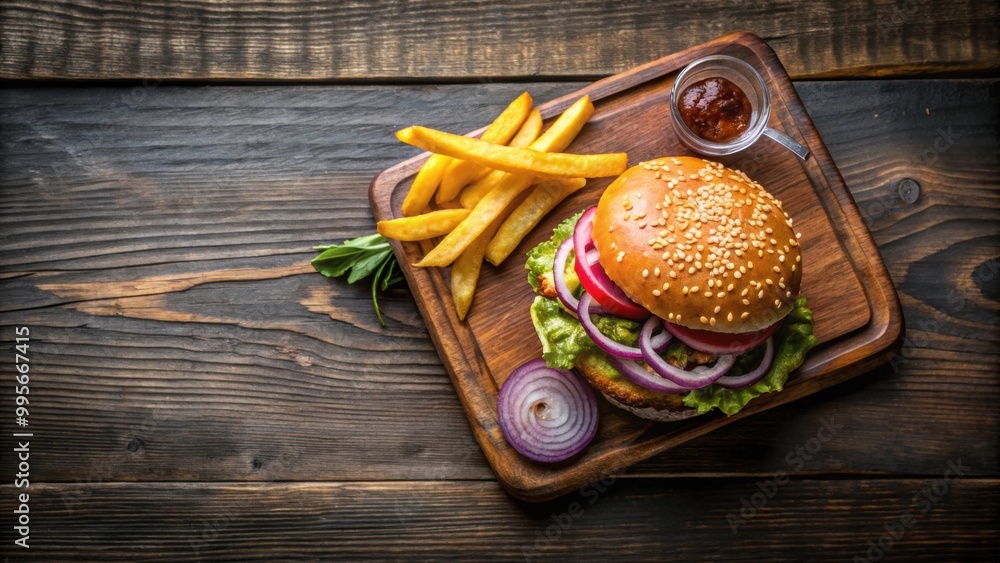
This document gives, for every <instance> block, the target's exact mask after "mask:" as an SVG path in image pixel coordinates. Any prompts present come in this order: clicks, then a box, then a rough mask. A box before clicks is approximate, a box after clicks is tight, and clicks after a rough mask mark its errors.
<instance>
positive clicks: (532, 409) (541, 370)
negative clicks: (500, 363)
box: [497, 358, 598, 463]
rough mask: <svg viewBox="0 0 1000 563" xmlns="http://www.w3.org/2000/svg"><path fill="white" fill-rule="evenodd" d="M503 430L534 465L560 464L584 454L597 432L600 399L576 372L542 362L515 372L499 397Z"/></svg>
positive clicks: (534, 361) (508, 438)
mask: <svg viewBox="0 0 1000 563" xmlns="http://www.w3.org/2000/svg"><path fill="white" fill-rule="evenodd" d="M497 415H498V418H499V421H500V430H501V431H502V432H503V435H504V437H505V438H506V439H507V442H508V443H510V445H511V446H512V447H513V448H514V449H515V450H517V451H518V452H520V453H521V454H522V455H524V456H525V457H527V458H529V459H532V460H534V461H539V462H544V463H554V462H558V461H563V460H566V459H569V458H571V457H573V456H574V455H576V454H578V453H580V451H581V450H583V448H585V447H586V446H587V444H589V443H590V441H591V440H593V439H594V436H595V435H596V434H597V419H598V412H597V399H596V398H595V397H594V392H593V390H592V389H591V388H590V387H589V386H588V385H587V384H585V383H584V382H583V381H582V380H581V379H580V377H579V376H578V375H576V374H575V373H573V372H570V371H567V370H562V369H555V368H550V367H548V366H546V365H545V360H543V359H541V358H538V359H536V360H532V361H530V362H527V363H525V364H523V365H521V366H520V367H518V368H517V369H515V370H514V371H513V372H511V374H510V376H509V377H508V378H507V380H506V381H504V383H503V385H502V386H501V387H500V395H499V397H498V399H497Z"/></svg>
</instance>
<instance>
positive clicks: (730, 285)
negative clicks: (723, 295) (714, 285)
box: [726, 283, 736, 291]
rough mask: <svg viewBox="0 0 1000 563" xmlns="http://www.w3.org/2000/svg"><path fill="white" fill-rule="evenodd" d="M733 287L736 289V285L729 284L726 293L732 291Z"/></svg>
mask: <svg viewBox="0 0 1000 563" xmlns="http://www.w3.org/2000/svg"><path fill="white" fill-rule="evenodd" d="M734 287H736V284H732V283H731V284H729V287H727V288H726V291H732V290H733V288H734Z"/></svg>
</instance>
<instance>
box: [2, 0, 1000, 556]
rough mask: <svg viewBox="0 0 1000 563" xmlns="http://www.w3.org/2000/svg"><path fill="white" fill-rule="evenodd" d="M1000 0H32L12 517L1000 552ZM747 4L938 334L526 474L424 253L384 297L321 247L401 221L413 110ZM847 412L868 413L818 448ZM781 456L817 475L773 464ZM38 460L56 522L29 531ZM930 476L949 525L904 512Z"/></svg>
mask: <svg viewBox="0 0 1000 563" xmlns="http://www.w3.org/2000/svg"><path fill="white" fill-rule="evenodd" d="M997 12H998V8H997V6H996V4H995V3H981V2H971V1H968V2H951V3H949V2H935V1H931V0H903V1H900V2H892V1H887V0H884V1H878V0H876V1H866V2H838V3H823V4H812V3H810V4H809V5H808V6H807V5H805V4H803V3H798V2H788V1H764V0H746V1H741V2H733V3H729V4H724V3H721V2H712V1H709V2H703V3H700V4H691V3H681V2H658V3H652V2H650V3H641V2H622V3H611V2H544V3H542V2H517V3H509V4H506V5H502V6H501V5H500V4H499V3H497V4H496V5H494V4H493V3H487V2H476V1H468V2H437V3H433V2H402V1H396V2H389V1H385V2H377V3H370V4H362V3H358V2H346V3H337V2H319V1H316V2H308V1H299V2H288V3H273V2H248V3H235V2H207V1H197V0H192V1H189V2H180V3H177V2H167V1H161V2H153V1H149V2H139V3H132V2H125V1H107V2H89V1H82V0H76V1H68V0H67V1H54V0H51V1H49V0H43V1H39V2H27V1H23V0H10V1H5V2H3V3H2V4H0V55H2V59H0V77H2V78H3V79H4V83H3V86H4V89H3V90H2V91H0V334H2V335H3V336H2V342H3V343H4V350H5V355H4V357H5V358H7V359H6V360H4V361H2V362H0V373H2V378H3V385H0V417H2V418H0V451H2V452H3V454H2V455H0V457H2V461H0V482H2V483H4V484H3V485H0V515H3V516H0V553H2V554H3V555H4V556H6V557H9V560H10V561H20V560H27V559H36V560H46V561H51V560H67V559H80V560H144V559H164V560H171V561H182V560H199V559H201V560H210V559H264V560H275V559H287V558H305V559H331V558H342V559H359V558H366V557H371V558H380V559H384V558H409V557H414V558H420V559H434V560H436V559H442V558H458V559H471V558H474V557H488V558H504V559H528V560H546V559H555V558H561V557H572V558H574V559H590V560H608V559H610V558H612V557H616V556H617V557H622V558H625V559H630V560H637V559H677V560H760V559H766V560H778V559H788V560H802V559H841V560H844V559H847V560H851V559H852V558H854V557H855V556H859V557H861V558H866V557H868V558H874V557H876V556H878V553H877V552H875V551H871V552H869V553H866V551H868V550H869V545H870V544H869V543H868V542H869V541H872V542H876V541H878V540H879V539H880V537H882V539H883V541H882V544H883V546H888V545H889V543H891V544H892V545H891V547H890V548H889V549H888V550H887V553H886V554H885V557H884V559H885V560H909V559H917V558H927V559H934V560H941V559H943V560H988V559H989V558H990V556H995V554H996V553H998V552H1000V539H998V531H1000V459H998V452H1000V447H998V436H1000V408H998V403H1000V375H998V371H1000V370H998V367H1000V353H998V348H1000V347H998V340H1000V284H998V281H997V280H998V278H997V275H998V274H1000V181H998V178H1000V103H998V102H1000V82H998V80H997V74H998V70H1000V40H998V37H1000V35H998V33H997V22H998V15H997ZM737 29H745V30H748V31H752V32H755V33H757V34H758V35H760V36H761V37H763V38H764V39H765V40H767V41H768V42H769V43H770V44H771V45H772V46H773V47H774V48H775V50H776V51H777V53H778V55H779V57H780V58H781V59H782V61H783V62H784V64H785V66H786V67H787V69H788V71H789V73H790V74H791V75H792V77H793V79H795V80H796V88H797V89H798V91H799V94H800V96H801V97H802V99H803V101H804V103H805V105H806V107H807V109H808V110H809V113H810V115H811V116H812V118H813V120H814V121H815V123H816V125H817V127H818V129H819V131H820V133H821V134H822V135H823V137H824V139H825V140H826V142H827V144H828V146H829V148H830V152H831V153H832V155H833V158H834V160H835V161H836V163H837V165H838V166H839V167H840V169H841V171H842V173H843V175H844V177H845V179H846V182H847V185H848V186H849V187H850V189H851V191H852V193H853V194H854V196H855V198H856V200H857V202H858V205H859V208H860V209H861V212H862V214H863V215H864V217H865V218H866V221H867V222H868V224H869V227H870V229H871V231H872V233H873V235H874V237H875V240H876V241H877V243H878V245H879V248H880V251H881V253H882V256H883V258H884V260H885V262H886V264H887V266H888V268H889V270H890V273H891V275H892V278H893V281H894V283H895V284H896V287H897V289H898V290H899V294H900V299H901V301H902V303H903V307H904V312H905V317H906V323H907V340H906V343H905V345H904V348H903V350H902V353H901V354H900V355H899V356H898V357H897V358H895V360H894V362H893V364H892V365H891V366H887V367H885V368H883V369H880V370H878V371H876V372H872V373H870V374H867V375H865V376H862V377H859V378H857V379H856V380H854V381H852V382H850V383H848V384H846V385H844V386H840V387H837V388H834V389H832V390H829V391H826V392H823V393H821V394H818V395H815V396H813V397H810V398H809V399H806V400H804V401H800V402H796V403H793V404H790V405H786V406H783V407H781V408H778V409H775V410H773V411H770V412H767V413H764V414H762V415H760V416H757V417H754V418H751V419H748V420H745V421H742V422H740V423H739V424H735V425H732V426H729V427H726V428H724V429H722V430H720V431H718V432H716V433H714V434H711V435H709V436H706V437H704V438H702V439H699V440H696V441H695V442H693V443H691V444H689V445H686V446H684V447H682V448H679V449H677V450H674V451H672V452H669V453H667V454H664V455H661V456H657V457H655V458H653V459H651V460H649V461H647V462H644V463H642V464H640V465H637V466H634V467H633V468H631V469H630V470H629V471H628V472H627V473H626V474H623V475H613V476H609V477H608V478H606V479H605V480H604V482H603V484H602V483H596V484H595V485H593V486H589V487H586V488H584V489H581V490H580V491H578V492H577V493H574V494H571V495H569V496H567V497H565V498H562V499H558V500H556V501H552V502H549V503H545V504H542V505H531V504H527V503H523V502H520V501H517V500H514V499H513V498H511V497H510V496H509V495H507V494H506V493H504V492H503V490H502V489H501V488H500V487H499V486H498V484H497V483H496V480H495V478H494V476H493V474H492V472H491V471H490V469H489V466H488V465H487V464H486V462H485V459H484V458H483V455H482V453H481V452H480V451H479V449H478V446H477V445H476V443H475V441H474V440H473V439H472V436H471V433H470V430H469V427H468V423H467V422H466V420H465V417H464V413H463V411H462V409H461V406H460V405H459V403H458V400H457V398H456V396H455V394H454V391H453V389H452V388H451V385H450V383H449V380H448V377H447V375H446V373H445V372H444V370H443V368H442V366H441V364H440V361H439V360H438V357H437V354H436V353H435V351H434V348H433V346H432V344H431V341H430V338H429V337H428V335H427V331H426V329H425V328H424V325H423V323H422V321H421V319H420V316H419V314H418V312H417V310H416V307H415V305H414V302H413V299H412V297H411V296H410V294H409V293H408V292H407V290H405V289H396V290H393V291H391V292H390V293H389V294H388V295H386V296H385V297H384V298H383V299H382V300H381V303H382V305H383V309H384V312H385V314H386V316H387V326H386V327H384V328H383V327H380V326H379V325H378V323H377V321H376V319H375V317H374V315H373V313H372V311H371V303H370V298H369V294H368V289H367V288H366V287H364V286H363V285H357V286H349V285H347V284H345V283H343V282H340V281H331V280H328V279H326V278H323V277H322V276H320V275H318V274H316V273H313V272H312V271H311V268H310V267H309V266H308V260H309V259H310V258H311V257H312V256H313V252H312V250H311V248H312V246H313V245H315V244H321V243H328V242H336V241H340V240H342V239H344V238H350V237H354V236H358V235H361V234H366V233H368V232H371V231H372V230H373V228H374V222H373V220H372V217H371V212H370V209H369V207H368V199H367V191H368V184H369V182H370V180H371V178H372V176H373V175H374V174H376V173H377V172H379V171H380V170H382V169H384V168H387V167H389V166H391V165H393V164H395V163H396V162H398V161H399V160H401V159H403V158H407V157H409V156H412V155H414V154H416V151H415V150H413V149H411V148H409V147H406V146H403V145H401V144H400V143H398V142H396V141H395V139H394V138H393V137H392V132H393V131H394V130H396V129H398V128H399V127H401V126H405V125H410V124H413V123H420V124H426V125H431V126H435V127H440V128H445V129H447V130H450V131H456V132H464V131H468V130H471V129H475V128H477V127H479V126H481V125H483V124H484V123H486V122H487V121H488V120H489V119H490V118H491V116H492V115H493V114H495V113H496V112H497V111H498V109H499V108H501V107H502V106H503V105H504V104H505V103H506V102H507V101H509V100H510V99H512V98H513V97H514V96H516V95H517V94H518V93H520V92H521V91H523V90H529V91H530V92H531V93H532V95H533V96H534V97H535V99H536V100H538V101H545V100H548V99H551V98H554V97H556V96H558V95H560V94H563V93H566V92H570V91H572V90H575V89H577V88H579V87H580V86H581V85H582V84H583V83H585V81H587V80H589V79H591V78H594V77H599V76H605V75H609V74H613V73H616V72H621V71H624V70H628V69H629V68H631V67H632V66H634V65H636V64H641V63H645V62H648V61H650V60H653V59H655V58H658V57H660V56H663V55H666V54H669V53H671V52H674V51H677V50H680V49H684V48H687V47H690V46H692V45H695V44H698V43H701V42H703V41H706V40H709V39H712V38H714V37H717V36H719V35H723V34H726V33H728V32H730V31H734V30H737ZM17 326H29V327H30V328H31V338H32V340H31V348H30V357H31V362H32V363H31V370H32V371H31V395H30V399H31V405H30V424H31V426H30V428H29V430H30V431H32V432H34V434H35V435H34V437H33V438H32V439H31V458H30V465H31V468H30V472H31V485H30V488H29V489H27V490H26V491H25V490H21V489H16V488H15V487H14V486H13V479H14V475H15V473H16V472H17V469H16V465H15V459H14V455H12V450H13V448H15V447H16V444H15V440H14V438H13V437H12V436H11V433H12V432H15V431H17V430H18V428H17V427H15V426H14V425H13V417H14V415H13V405H14V390H13V377H14V371H13V368H14V366H13V352H14V351H13V339H14V327H17ZM824 421H826V423H830V422H831V421H832V422H833V423H835V425H836V427H837V430H836V433H835V434H834V436H833V438H832V439H830V440H829V441H828V442H826V443H823V444H822V447H821V449H820V450H819V451H818V452H815V453H814V454H811V455H810V454H808V453H805V455H803V448H807V447H810V446H815V444H816V442H815V441H814V442H810V439H812V438H815V437H816V436H817V433H818V432H819V430H820V429H821V428H822V427H823V426H824ZM807 456H808V459H807ZM959 464H960V465H961V466H962V467H963V468H965V469H963V470H962V472H963V474H964V475H963V476H962V477H961V478H959V479H957V480H953V481H950V482H944V481H941V479H942V476H943V475H944V474H945V472H946V471H948V470H949V468H950V467H951V466H957V465H959ZM780 472H786V473H788V474H790V479H789V481H788V482H787V483H784V480H783V479H781V481H782V484H781V485H778V486H776V487H772V486H771V485H767V483H770V482H773V481H774V479H775V476H776V475H779V476H780V475H783V473H780ZM779 479H780V477H779ZM759 483H764V485H759ZM935 487H936V488H935ZM762 489H764V490H768V491H773V494H772V495H771V496H770V498H767V500H766V502H765V504H764V506H762V507H761V508H758V509H756V513H755V514H750V513H749V512H744V514H743V516H749V517H748V518H745V520H746V521H745V522H744V523H739V524H738V525H736V526H735V528H736V529H735V531H734V529H733V525H732V523H731V520H732V519H731V518H730V515H732V516H733V517H737V516H740V511H741V509H743V508H744V506H743V503H744V502H747V503H749V502H751V500H756V501H758V504H759V500H760V498H762V496H761V495H758V496H757V497H756V498H755V497H754V496H753V495H754V494H755V493H756V492H758V491H761V490H762ZM22 492H28V493H29V494H30V495H31V501H30V510H31V512H30V517H31V539H30V545H31V548H30V549H27V550H25V549H22V548H20V547H16V546H14V545H13V541H14V539H15V537H16V536H15V533H14V531H13V526H14V515H13V512H12V511H13V510H14V508H16V503H15V500H16V495H17V494H18V493H22ZM928 499H932V500H933V502H932V500H928ZM928 507H929V510H928V511H927V512H926V513H925V514H924V513H922V511H923V510H925V509H927V508H928ZM907 513H912V514H914V515H915V518H914V525H913V526H912V527H910V528H909V529H907V530H905V533H904V534H903V535H902V537H897V538H892V537H891V536H889V535H888V532H887V531H886V526H887V525H890V528H891V524H892V523H898V522H899V521H900V518H901V517H902V516H903V515H905V514H907ZM560 525H561V526H560ZM897 535H898V533H897ZM887 538H888V541H886V539H887Z"/></svg>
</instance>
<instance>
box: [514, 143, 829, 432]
mask: <svg viewBox="0 0 1000 563" xmlns="http://www.w3.org/2000/svg"><path fill="white" fill-rule="evenodd" d="M799 238H800V235H799V234H798V233H796V232H795V230H794V229H793V221H792V218H791V217H789V216H788V213H786V212H785V211H784V210H783V209H782V205H781V202H780V201H778V200H777V199H776V198H775V197H774V196H773V195H771V194H770V193H768V192H767V191H766V190H765V189H764V188H763V187H762V186H761V185H760V184H758V183H757V182H755V181H753V180H751V179H750V178H748V177H747V176H746V175H745V174H743V173H742V172H740V171H737V170H732V169H729V168H726V167H724V166H723V165H722V164H719V163H717V162H712V161H708V160H703V159H700V158H693V157H686V156H677V157H665V158H658V159H655V160H651V161H647V162H643V163H640V164H639V165H636V166H633V167H632V168H629V169H628V170H627V171H626V172H625V173H624V174H622V175H621V176H619V177H618V178H617V179H616V180H614V181H613V182H612V183H611V185H609V186H608V188H607V189H606V190H605V191H604V193H603V194H602V196H601V198H600V201H599V203H598V204H597V205H596V206H595V207H592V208H589V209H587V210H584V211H582V212H580V213H578V214H577V215H574V216H573V217H570V218H569V219H567V220H565V221H563V222H562V223H561V224H560V225H559V226H558V227H556V229H555V230H554V231H553V235H552V238H551V239H550V240H548V241H545V242H543V243H542V244H540V245H538V246H537V247H535V248H534V249H532V250H531V251H530V252H529V254H528V259H527V263H526V268H527V269H528V271H529V275H528V281H529V283H530V284H531V287H532V288H533V289H534V291H535V292H536V293H537V295H536V297H535V299H534V301H533V303H532V305H531V319H532V322H533V324H534V326H535V330H536V332H537V334H538V336H539V338H540V339H541V342H542V349H543V358H544V360H545V362H546V363H547V364H548V365H549V366H550V367H555V368H562V369H575V370H576V371H577V372H579V373H580V374H581V375H582V376H583V378H584V379H585V380H586V381H587V382H588V383H589V384H590V385H591V386H592V387H593V388H594V389H595V390H597V391H599V392H600V393H602V394H603V395H604V397H605V398H606V399H607V400H608V401H609V402H610V403H611V404H613V405H615V406H617V407H620V408H622V409H625V410H627V411H629V412H631V413H633V414H635V415H637V416H640V417H643V418H648V419H653V420H661V421H672V420H681V419H685V418H688V417H691V416H695V415H698V414H704V413H707V412H709V411H711V410H713V409H718V410H720V411H722V412H724V413H725V414H727V415H733V414H735V413H737V412H739V411H740V409H742V408H743V407H744V406H746V405H747V403H748V402H749V401H750V400H752V399H753V398H755V397H757V396H760V395H761V394H764V393H771V392H778V391H781V389H782V387H783V385H784V383H785V382H786V380H787V378H788V374H789V373H790V372H791V371H793V370H794V369H795V368H797V367H798V366H799V365H800V364H801V363H802V361H803V359H804V357H805V354H806V352H807V351H808V350H809V348H811V347H812V346H813V345H815V343H816V339H815V337H814V336H813V318H812V312H811V311H810V310H809V309H808V308H806V306H805V299H803V298H801V297H800V296H799V286H800V282H801V279H802V266H803V265H802V254H801V248H800V246H799Z"/></svg>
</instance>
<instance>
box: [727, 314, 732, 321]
mask: <svg viewBox="0 0 1000 563" xmlns="http://www.w3.org/2000/svg"><path fill="white" fill-rule="evenodd" d="M726 320H727V321H729V322H733V314H732V313H729V314H728V315H726Z"/></svg>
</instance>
